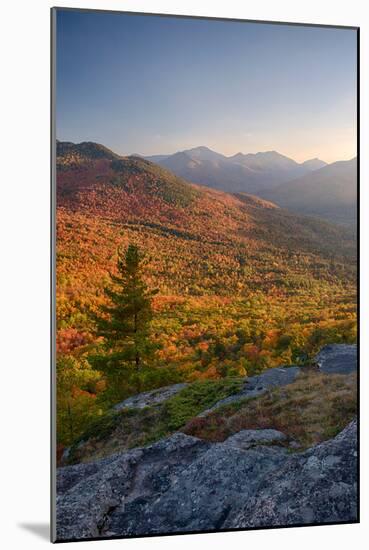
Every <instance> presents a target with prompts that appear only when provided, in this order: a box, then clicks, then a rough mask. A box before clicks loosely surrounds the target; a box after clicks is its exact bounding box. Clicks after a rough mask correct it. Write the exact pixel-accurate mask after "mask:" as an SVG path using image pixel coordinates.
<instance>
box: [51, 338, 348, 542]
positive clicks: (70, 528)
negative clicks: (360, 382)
mask: <svg viewBox="0 0 369 550" xmlns="http://www.w3.org/2000/svg"><path fill="white" fill-rule="evenodd" d="M317 363H318V365H319V369H320V370H321V371H322V372H323V373H325V374H327V375H329V374H337V373H339V374H343V375H344V374H350V373H351V372H353V371H354V370H355V369H356V347H355V346H348V345H332V346H325V347H324V348H323V349H322V350H321V352H320V353H319V354H318V356H317ZM302 369H303V367H301V368H300V367H288V368H276V369H270V370H268V371H265V372H263V373H262V374H260V375H258V376H254V377H251V378H247V379H245V383H244V385H243V388H242V390H241V391H240V392H239V393H237V394H235V395H232V396H230V397H228V398H226V399H223V400H221V401H219V402H218V403H216V404H215V405H214V406H213V407H212V408H211V409H208V410H207V411H204V412H203V413H202V414H203V415H204V414H205V415H207V414H209V413H210V412H211V410H214V409H215V408H217V407H219V406H221V405H223V404H225V403H230V402H233V401H237V400H243V399H245V398H248V397H257V396H259V395H262V394H263V393H265V392H266V391H268V389H270V388H274V387H278V386H285V385H288V384H291V383H292V382H294V381H295V379H296V377H297V376H298V375H299V373H300V372H301V370H302ZM184 386H185V385H179V384H176V385H174V386H168V387H166V388H161V390H159V391H158V390H155V391H154V392H146V393H145V394H139V395H138V396H135V397H134V398H130V399H128V400H126V401H124V402H123V403H121V404H120V405H119V406H120V407H121V408H125V407H134V408H143V407H145V406H149V405H152V404H157V403H160V402H163V401H164V400H165V399H168V398H169V397H170V396H171V395H174V394H175V393H177V392H178V391H180V390H181V389H182V388H183V387H184ZM296 449H299V444H298V442H296V441H294V440H291V439H290V438H289V437H287V435H286V434H284V433H282V432H280V431H277V430H275V429H252V430H251V429H244V430H241V431H239V432H237V433H233V435H231V436H230V437H228V439H226V440H225V441H223V442H222V443H210V442H207V441H203V440H201V439H198V438H196V437H192V436H189V435H185V434H183V433H178V432H177V433H174V434H173V435H171V436H170V437H167V438H165V439H162V440H160V441H158V442H156V443H154V444H152V445H150V446H147V447H142V448H134V449H132V450H129V451H125V452H121V453H118V454H113V455H111V456H109V457H108V458H104V459H100V460H96V461H94V462H89V463H87V464H77V465H73V466H66V467H63V468H59V469H58V474H57V494H58V496H57V537H58V540H70V539H76V538H77V539H81V538H91V537H99V536H111V535H117V536H136V535H149V534H159V533H162V534H163V533H173V532H189V531H208V530H221V529H234V528H250V527H263V526H282V525H300V524H310V523H332V522H347V521H355V520H356V519H357V508H356V506H357V487H356V483H357V479H356V476H357V426H356V421H352V422H351V423H350V424H349V425H348V426H347V427H346V428H345V429H344V430H343V431H342V432H341V433H339V434H338V435H337V436H336V437H335V438H334V439H330V440H328V441H325V442H323V443H321V444H319V445H315V446H313V447H311V448H310V449H308V450H305V451H303V452H301V451H299V452H296Z"/></svg>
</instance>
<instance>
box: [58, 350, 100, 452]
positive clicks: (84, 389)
mask: <svg viewBox="0 0 369 550" xmlns="http://www.w3.org/2000/svg"><path fill="white" fill-rule="evenodd" d="M100 378H101V376H100V374H99V373H98V372H96V371H93V370H92V369H91V368H90V366H89V364H88V363H87V361H83V360H82V361H78V360H77V359H75V358H73V357H61V358H60V359H59V360H58V362H57V370H56V382H57V384H56V388H57V399H56V404H57V431H58V441H59V443H62V444H64V445H69V444H70V443H71V442H72V441H74V440H75V439H76V437H78V436H79V435H80V434H81V433H82V432H83V431H84V430H85V429H86V427H87V426H88V424H89V423H90V422H91V419H93V418H95V417H96V416H97V415H99V414H101V410H100V409H99V407H98V406H97V403H96V391H97V385H98V382H99V380H100Z"/></svg>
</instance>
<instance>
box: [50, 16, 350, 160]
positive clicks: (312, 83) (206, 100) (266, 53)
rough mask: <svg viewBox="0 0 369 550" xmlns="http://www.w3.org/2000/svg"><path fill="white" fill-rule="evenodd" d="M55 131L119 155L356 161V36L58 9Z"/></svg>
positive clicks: (329, 30) (67, 138) (346, 32)
mask: <svg viewBox="0 0 369 550" xmlns="http://www.w3.org/2000/svg"><path fill="white" fill-rule="evenodd" d="M57 17H58V18H57V135H58V139H60V140H62V141H73V142H81V141H94V142H98V143H101V144H103V145H105V146H107V147H109V148H111V149H112V150H114V151H115V152H117V153H119V154H122V155H129V154H134V153H136V154H141V155H143V156H151V155H156V154H163V155H170V154H173V153H175V152H178V151H183V150H186V149H191V148H193V147H197V146H206V147H209V148H210V149H212V150H215V151H217V152H219V153H222V154H224V155H225V156H232V155H234V154H236V153H238V152H243V153H257V152H264V151H273V150H275V151H278V152H279V153H280V154H283V155H285V156H287V157H289V158H292V159H294V160H296V161H297V162H304V161H306V160H309V159H312V158H315V157H317V158H319V159H321V160H324V161H325V162H327V163H332V162H335V161H338V160H349V159H352V158H353V157H355V156H356V154H357V152H356V32H355V31H354V30H350V29H335V28H323V27H301V26H298V27H296V26H290V25H273V24H266V23H248V22H227V21H218V20H203V19H182V18H168V17H160V16H156V17H153V16H143V15H141V16H140V15H128V14H120V13H119V12H117V13H116V14H112V13H104V12H78V11H67V10H62V9H60V10H58V16H57Z"/></svg>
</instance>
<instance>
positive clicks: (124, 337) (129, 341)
mask: <svg viewBox="0 0 369 550" xmlns="http://www.w3.org/2000/svg"><path fill="white" fill-rule="evenodd" d="M143 266H144V258H143V256H142V255H141V253H140V251H139V249H138V248H137V246H135V245H133V244H130V245H129V246H128V249H127V251H126V253H125V254H124V255H123V254H122V252H121V251H119V252H118V262H117V268H118V272H119V275H110V277H111V281H112V283H113V284H114V288H109V287H106V288H105V289H104V292H105V294H106V296H107V297H108V299H109V305H103V306H101V312H102V314H103V315H102V316H95V318H94V319H95V323H96V326H97V331H96V334H97V336H98V337H102V338H103V342H104V343H103V346H102V347H103V349H104V350H105V353H104V354H101V355H97V356H91V357H90V362H91V363H92V365H94V367H95V368H97V369H98V370H101V371H102V372H104V374H105V375H106V377H107V378H108V380H109V386H112V387H114V391H115V392H116V393H118V395H117V397H120V396H121V392H122V388H121V386H122V385H123V386H124V384H127V383H128V384H129V385H131V386H132V385H133V386H135V387H136V390H137V392H139V391H140V390H141V387H142V381H143V377H142V370H143V369H146V368H147V366H148V363H149V362H150V360H151V357H152V354H153V352H154V350H155V349H156V346H155V345H154V344H153V343H152V341H151V339H150V324H151V321H152V308H151V299H152V296H153V295H154V294H155V292H153V291H149V290H148V289H147V285H146V283H145V282H144V280H143V277H142V271H143Z"/></svg>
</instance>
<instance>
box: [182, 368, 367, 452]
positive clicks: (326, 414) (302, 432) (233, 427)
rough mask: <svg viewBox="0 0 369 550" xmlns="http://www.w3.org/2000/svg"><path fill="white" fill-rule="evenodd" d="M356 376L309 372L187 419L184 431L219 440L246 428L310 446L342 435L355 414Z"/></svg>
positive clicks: (210, 439) (203, 437)
mask: <svg viewBox="0 0 369 550" xmlns="http://www.w3.org/2000/svg"><path fill="white" fill-rule="evenodd" d="M356 409H357V385H356V374H352V375H349V376H346V375H324V374H321V373H315V372H307V373H304V374H302V375H300V377H299V378H298V379H297V380H296V381H295V382H294V383H293V384H291V385H289V386H285V387H283V388H278V389H275V390H272V391H270V392H268V393H267V394H265V395H263V396H262V397H259V398H256V399H249V400H247V401H242V402H239V403H236V404H232V405H229V406H225V407H222V408H221V409H218V410H217V411H214V412H213V413H212V414H211V415H209V416H207V417H205V418H194V419H192V420H190V421H189V422H188V423H187V424H186V426H185V428H184V429H183V430H182V431H184V432H185V433H187V434H189V435H194V436H196V437H200V438H202V439H206V440H209V441H223V440H224V439H226V438H227V437H228V436H230V435H232V434H233V433H236V432H238V431H240V430H244V429H258V428H274V429H276V430H280V431H281V432H283V433H285V434H286V435H287V436H289V437H290V438H293V439H294V440H296V441H298V442H299V443H300V444H301V446H302V448H306V447H309V446H311V445H314V444H316V443H319V442H321V441H324V440H326V439H329V438H331V437H334V436H335V435H336V434H337V433H338V432H340V431H341V430H342V429H343V428H344V427H345V426H346V425H347V424H348V423H349V422H350V421H351V420H352V418H353V417H354V416H355V415H356Z"/></svg>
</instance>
